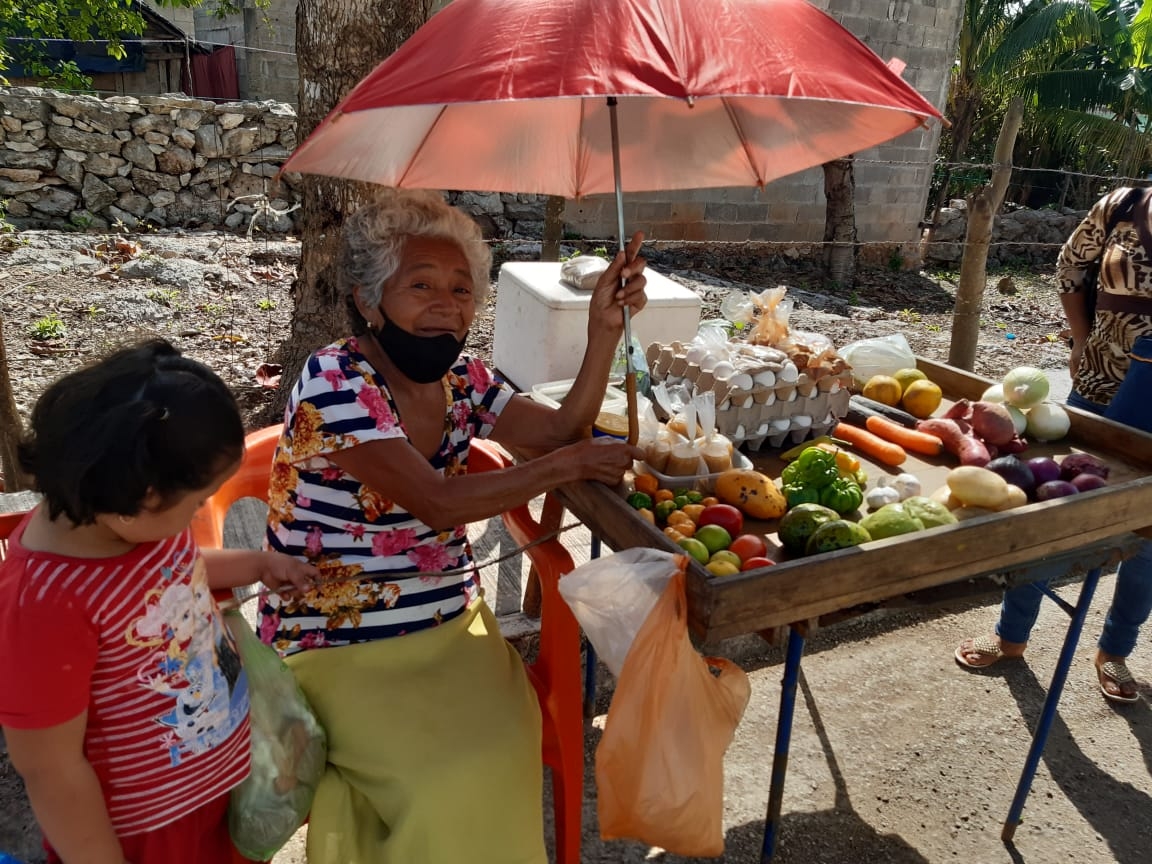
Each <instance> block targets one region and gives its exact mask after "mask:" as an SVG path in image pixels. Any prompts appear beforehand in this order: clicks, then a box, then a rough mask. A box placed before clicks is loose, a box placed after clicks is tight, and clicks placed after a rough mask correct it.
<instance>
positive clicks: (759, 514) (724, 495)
mask: <svg viewBox="0 0 1152 864" xmlns="http://www.w3.org/2000/svg"><path fill="white" fill-rule="evenodd" d="M716 497H717V498H719V499H720V500H721V501H723V502H724V503H725V504H731V505H732V506H733V507H738V508H740V510H742V511H744V513H746V514H747V515H749V516H751V517H753V518H754V519H779V518H780V517H781V516H783V515H784V511H785V510H787V509H788V502H787V501H786V500H785V499H784V495H783V494H782V493H781V492H780V490H779V489H777V488H776V484H774V483H773V482H772V479H771V478H770V477H767V476H765V475H764V474H761V473H760V472H759V471H753V470H751V469H749V468H734V469H732V470H731V471H725V472H724V473H723V474H721V475H720V476H719V477H717V478H716Z"/></svg>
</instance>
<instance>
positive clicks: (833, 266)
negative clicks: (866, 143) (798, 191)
mask: <svg viewBox="0 0 1152 864" xmlns="http://www.w3.org/2000/svg"><path fill="white" fill-rule="evenodd" d="M852 166H853V161H852V157H851V156H846V157H844V158H843V159H835V160H833V161H831V162H825V163H824V165H823V168H824V198H825V199H826V201H827V211H826V213H825V216H824V272H825V274H826V275H827V277H828V279H829V280H831V281H832V282H835V283H836V284H837V285H839V286H840V287H841V288H851V287H852V286H853V285H855V284H856V178H855V175H854V174H853V172H852Z"/></svg>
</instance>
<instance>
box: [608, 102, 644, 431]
mask: <svg viewBox="0 0 1152 864" xmlns="http://www.w3.org/2000/svg"><path fill="white" fill-rule="evenodd" d="M608 121H609V124H610V126H611V129H612V178H613V180H614V182H615V185H616V230H617V236H618V237H619V239H620V251H624V249H625V248H626V246H627V243H626V241H625V239H624V189H623V187H622V186H621V183H620V129H619V127H618V126H617V124H616V97H615V96H609V97H608ZM621 286H623V281H621ZM624 364H625V365H624V369H625V374H624V390H625V392H626V393H627V396H628V443H629V444H635V443H636V441H637V440H638V439H639V437H640V418H639V409H638V408H637V404H636V364H635V362H634V360H633V359H632V314H631V311H630V310H629V309H628V307H627V306H625V307H624Z"/></svg>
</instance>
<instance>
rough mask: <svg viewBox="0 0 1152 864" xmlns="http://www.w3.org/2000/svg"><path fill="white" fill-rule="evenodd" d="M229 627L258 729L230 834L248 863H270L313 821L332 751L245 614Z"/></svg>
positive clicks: (235, 793)
mask: <svg viewBox="0 0 1152 864" xmlns="http://www.w3.org/2000/svg"><path fill="white" fill-rule="evenodd" d="M224 620H225V621H226V622H227V624H228V629H229V630H230V631H231V633H232V637H233V638H234V639H235V640H236V646H237V649H238V650H239V651H240V661H241V663H243V665H244V671H245V672H246V673H247V677H248V701H249V703H250V705H251V709H250V715H249V723H250V726H251V729H252V769H251V771H250V772H249V774H248V776H247V777H246V778H245V779H244V782H243V783H241V784H240V785H239V786H237V787H236V788H234V789H233V790H232V796H231V800H230V801H229V806H228V828H229V832H230V833H231V835H232V843H233V845H235V846H236V849H237V850H239V852H240V853H241V854H242V855H244V856H245V857H247V858H251V859H253V860H256V861H269V860H271V859H272V856H273V855H275V854H276V852H277V851H278V850H279V849H280V847H281V846H283V845H284V844H285V843H287V842H288V840H289V838H291V837H292V835H293V834H294V833H296V829H298V828H299V827H300V826H301V825H303V824H304V820H305V819H307V818H308V811H309V810H310V809H311V807H312V797H313V795H315V793H316V784H317V783H319V782H320V777H321V776H323V774H324V768H325V763H326V760H327V758H328V747H327V742H326V740H325V736H324V730H323V729H322V728H320V724H319V722H317V720H316V716H315V715H314V714H313V713H312V709H311V708H310V707H309V705H308V702H307V700H305V698H304V694H303V693H302V692H301V691H300V687H299V686H298V685H297V684H296V677H295V676H294V675H293V674H292V670H291V669H289V668H288V667H287V666H286V665H285V664H284V661H283V660H281V659H280V657H279V655H278V654H277V653H276V652H275V651H274V650H273V649H272V648H270V647H268V646H267V645H265V644H264V643H263V642H261V641H260V640H259V638H257V636H256V633H255V632H254V631H253V630H252V628H251V627H250V626H248V622H247V621H245V620H244V617H243V616H242V615H241V614H240V613H239V612H235V611H233V612H229V613H227V614H226V615H225V618H224Z"/></svg>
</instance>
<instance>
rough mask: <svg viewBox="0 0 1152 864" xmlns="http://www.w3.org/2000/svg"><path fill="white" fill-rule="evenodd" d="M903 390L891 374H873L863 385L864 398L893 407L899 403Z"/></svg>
mask: <svg viewBox="0 0 1152 864" xmlns="http://www.w3.org/2000/svg"><path fill="white" fill-rule="evenodd" d="M903 395H904V390H903V388H902V387H901V386H900V382H899V381H897V380H896V379H895V378H893V377H892V376H891V375H873V376H872V377H871V378H869V379H868V383H867V384H865V385H864V398H865V399H872V400H874V401H876V402H883V403H884V404H885V405H891V406H893V407H895V406H896V405H899V404H900V397H901V396H903Z"/></svg>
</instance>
